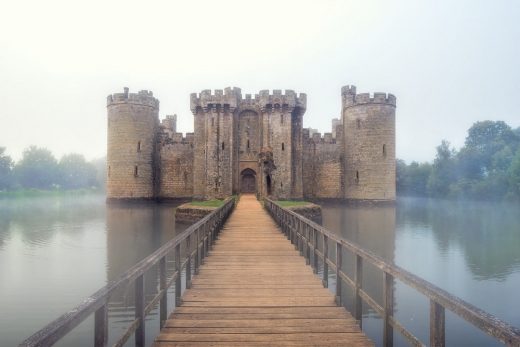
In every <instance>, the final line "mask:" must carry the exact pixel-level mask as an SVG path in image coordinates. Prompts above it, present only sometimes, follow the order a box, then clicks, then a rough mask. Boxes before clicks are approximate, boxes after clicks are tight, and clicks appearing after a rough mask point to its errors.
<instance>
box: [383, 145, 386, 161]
mask: <svg viewBox="0 0 520 347" xmlns="http://www.w3.org/2000/svg"><path fill="white" fill-rule="evenodd" d="M383 158H386V145H383Z"/></svg>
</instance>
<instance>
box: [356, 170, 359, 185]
mask: <svg viewBox="0 0 520 347" xmlns="http://www.w3.org/2000/svg"><path fill="white" fill-rule="evenodd" d="M358 183H359V171H356V184H358Z"/></svg>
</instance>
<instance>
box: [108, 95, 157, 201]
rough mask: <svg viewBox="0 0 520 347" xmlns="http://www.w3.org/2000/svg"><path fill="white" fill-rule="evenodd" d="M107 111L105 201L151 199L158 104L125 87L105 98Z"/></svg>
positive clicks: (153, 190) (153, 193)
mask: <svg viewBox="0 0 520 347" xmlns="http://www.w3.org/2000/svg"><path fill="white" fill-rule="evenodd" d="M107 111H108V128H107V130H108V131H107V135H108V138H107V143H108V146H107V175H108V179H107V199H109V200H110V199H141V198H146V199H151V198H154V196H155V172H154V166H155V150H156V148H155V144H156V132H157V128H158V124H159V117H158V113H159V101H158V100H157V99H155V98H154V97H153V94H152V93H151V92H148V91H140V92H139V93H137V94H134V93H131V94H129V93H128V89H127V88H125V92H124V93H120V94H114V95H109V96H108V99H107Z"/></svg>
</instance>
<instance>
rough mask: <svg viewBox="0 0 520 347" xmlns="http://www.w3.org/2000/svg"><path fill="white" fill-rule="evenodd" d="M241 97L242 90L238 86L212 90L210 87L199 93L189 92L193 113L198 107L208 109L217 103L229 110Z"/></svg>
mask: <svg viewBox="0 0 520 347" xmlns="http://www.w3.org/2000/svg"><path fill="white" fill-rule="evenodd" d="M241 99H242V90H241V89H240V88H236V87H233V88H231V87H227V88H225V89H223V90H222V89H215V90H214V91H213V92H212V91H211V90H210V89H206V90H203V91H201V92H200V93H199V94H197V93H192V94H190V109H191V112H193V113H194V114H195V113H196V112H197V109H198V108H202V109H208V108H211V107H213V106H218V105H220V106H225V105H227V106H228V107H229V108H230V109H231V110H234V109H235V108H236V107H237V105H238V103H239V102H240V100H241Z"/></svg>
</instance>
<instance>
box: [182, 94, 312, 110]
mask: <svg viewBox="0 0 520 347" xmlns="http://www.w3.org/2000/svg"><path fill="white" fill-rule="evenodd" d="M218 105H220V106H225V105H227V106H228V107H229V108H230V109H231V110H233V109H235V108H236V107H237V106H239V105H243V106H254V107H259V108H260V109H272V108H280V107H282V108H291V109H293V108H295V107H299V108H302V109H306V108H307V95H306V94H304V93H300V95H297V94H296V93H295V92H294V90H285V92H284V93H282V90H281V89H274V90H273V92H272V93H270V92H269V90H261V91H260V92H259V93H258V94H255V95H254V96H253V95H252V94H245V96H244V98H243V97H242V91H241V89H240V88H226V89H224V90H222V89H216V90H214V91H211V90H209V89H207V90H203V91H201V92H200V93H199V94H197V93H192V94H191V95H190V109H191V111H192V112H193V113H196V112H197V109H199V108H202V109H205V110H207V109H208V108H211V107H215V106H218Z"/></svg>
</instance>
